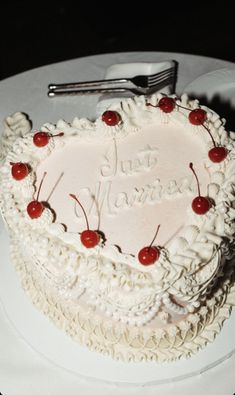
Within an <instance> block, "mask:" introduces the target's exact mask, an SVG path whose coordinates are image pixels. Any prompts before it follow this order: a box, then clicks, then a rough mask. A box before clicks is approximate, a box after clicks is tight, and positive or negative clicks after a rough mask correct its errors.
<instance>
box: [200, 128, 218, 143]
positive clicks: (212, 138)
mask: <svg viewBox="0 0 235 395" xmlns="http://www.w3.org/2000/svg"><path fill="white" fill-rule="evenodd" d="M202 126H203V127H204V128H205V129H206V131H207V132H208V133H209V135H210V137H211V140H212V143H213V145H214V147H216V144H215V140H214V137H213V136H212V134H211V131H210V129H209V128H208V127H207V126H205V125H204V123H202Z"/></svg>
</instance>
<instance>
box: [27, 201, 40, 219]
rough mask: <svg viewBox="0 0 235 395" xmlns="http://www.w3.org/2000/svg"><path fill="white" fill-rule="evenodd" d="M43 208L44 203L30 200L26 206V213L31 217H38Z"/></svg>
mask: <svg viewBox="0 0 235 395" xmlns="http://www.w3.org/2000/svg"><path fill="white" fill-rule="evenodd" d="M43 210H44V205H43V203H41V202H39V201H38V200H32V202H30V203H29V204H28V206H27V213H28V215H29V216H30V218H32V219H35V218H39V217H40V216H41V215H42V212H43Z"/></svg>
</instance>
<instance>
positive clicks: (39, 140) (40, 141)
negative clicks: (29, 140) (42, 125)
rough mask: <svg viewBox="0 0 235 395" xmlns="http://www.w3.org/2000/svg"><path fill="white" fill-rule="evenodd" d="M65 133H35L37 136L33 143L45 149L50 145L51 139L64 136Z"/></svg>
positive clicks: (34, 137)
mask: <svg viewBox="0 0 235 395" xmlns="http://www.w3.org/2000/svg"><path fill="white" fill-rule="evenodd" d="M63 135H64V133H62V132H61V133H58V134H54V135H53V134H50V133H46V132H37V133H35V135H34V136H33V142H34V144H35V145H36V146H37V147H45V145H47V144H48V142H49V139H50V138H51V137H58V136H63Z"/></svg>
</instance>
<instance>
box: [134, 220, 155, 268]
mask: <svg viewBox="0 0 235 395" xmlns="http://www.w3.org/2000/svg"><path fill="white" fill-rule="evenodd" d="M159 229H160V225H158V227H157V230H156V233H155V235H154V238H153V240H152V241H151V243H150V245H149V246H146V247H144V248H142V249H141V250H140V251H139V253H138V259H139V262H140V263H141V264H142V265H145V266H148V265H152V264H153V263H155V262H156V261H157V260H158V259H159V256H160V250H159V248H157V247H155V246H153V243H154V241H155V239H156V237H157V234H158V232H159Z"/></svg>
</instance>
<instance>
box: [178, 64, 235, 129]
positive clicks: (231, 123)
mask: <svg viewBox="0 0 235 395" xmlns="http://www.w3.org/2000/svg"><path fill="white" fill-rule="evenodd" d="M184 91H185V92H186V93H188V94H189V95H190V96H191V97H196V98H198V99H199V100H200V103H202V104H205V105H208V106H209V107H210V108H212V109H213V110H215V111H216V112H217V113H219V114H220V115H221V116H222V117H224V118H225V119H226V120H227V126H228V128H229V129H232V130H235V69H234V68H233V69H228V68H223V69H219V70H215V71H212V72H210V73H206V74H203V75H202V76H200V77H198V78H196V79H195V80H194V81H192V82H191V83H190V84H188V85H187V86H186V87H185V89H184Z"/></svg>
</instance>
